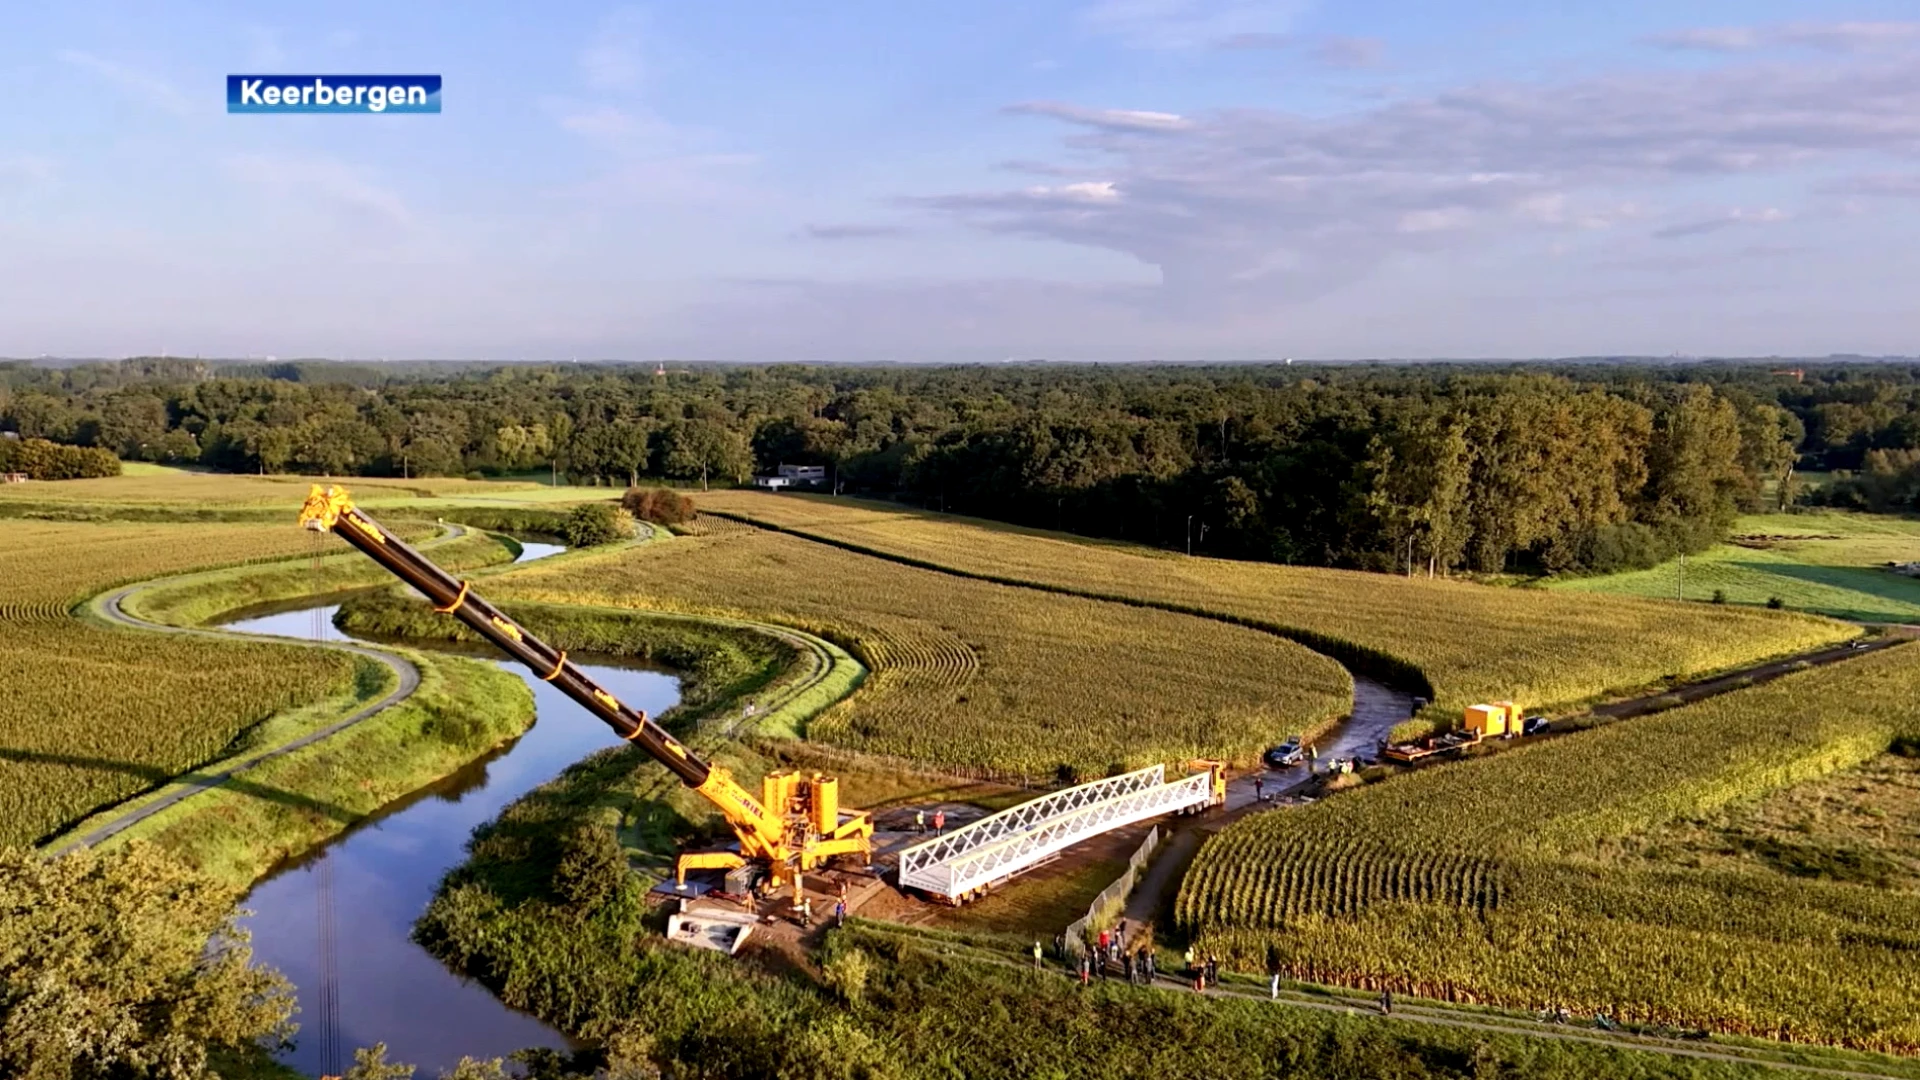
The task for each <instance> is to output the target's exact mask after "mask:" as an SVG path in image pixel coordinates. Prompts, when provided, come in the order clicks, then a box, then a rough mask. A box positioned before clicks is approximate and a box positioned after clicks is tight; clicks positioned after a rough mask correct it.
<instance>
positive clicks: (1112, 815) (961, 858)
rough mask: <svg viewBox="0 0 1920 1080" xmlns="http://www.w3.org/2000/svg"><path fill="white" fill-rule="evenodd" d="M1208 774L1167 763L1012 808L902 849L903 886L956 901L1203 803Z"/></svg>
mask: <svg viewBox="0 0 1920 1080" xmlns="http://www.w3.org/2000/svg"><path fill="white" fill-rule="evenodd" d="M1209 780H1210V778H1209V777H1208V775H1207V774H1206V773H1195V774H1194V775H1192V776H1188V777H1184V778H1182V779H1179V780H1175V781H1173V782H1171V783H1168V782H1167V780H1166V767H1165V766H1162V765H1153V766H1150V767H1148V768H1145V769H1139V770H1136V771H1134V772H1130V773H1126V774H1123V775H1121V776H1110V777H1107V778H1106V779H1104V780H1095V781H1093V782H1092V783H1088V784H1081V785H1079V786H1077V787H1070V788H1065V789H1063V790H1061V791H1056V792H1053V793H1051V794H1048V795H1044V796H1042V797H1040V798H1038V799H1034V800H1031V801H1029V802H1024V803H1021V804H1020V805H1019V806H1015V807H1010V808H1009V809H1006V810H1002V811H1000V812H999V813H997V814H993V815H991V816H989V817H984V818H981V819H980V820H979V821H976V822H973V823H972V824H970V825H965V826H962V827H961V828H958V829H955V830H953V831H952V832H950V833H947V834H946V835H945V836H940V837H936V838H934V839H932V840H927V841H924V842H922V843H919V844H915V845H913V846H912V847H909V848H906V849H905V850H903V851H902V852H901V853H900V884H901V886H902V887H905V888H914V889H921V890H924V891H926V892H929V893H932V894H934V895H935V896H940V897H944V898H946V899H949V900H952V899H958V898H959V897H961V896H964V895H966V894H967V893H970V892H972V891H973V890H975V889H977V888H980V887H981V886H983V885H987V884H990V883H992V882H995V881H999V880H1001V879H1003V878H1006V877H1008V876H1010V875H1012V874H1016V873H1019V872H1020V871H1021V870H1024V869H1026V868H1027V867H1029V866H1032V865H1033V864H1034V863H1036V862H1038V861H1040V860H1041V859H1044V858H1046V857H1047V856H1049V855H1053V854H1055V853H1056V852H1059V851H1063V850H1065V849H1066V848H1069V847H1071V846H1073V845H1074V844H1076V843H1078V842H1080V841H1082V840H1085V839H1087V838H1088V837H1090V836H1097V835H1099V834H1100V833H1103V832H1106V831H1108V830H1110V829H1117V828H1120V827H1121V826H1123V825H1131V824H1133V823H1134V822H1136V821H1145V820H1147V819H1148V818H1154V817H1159V816H1160V815H1162V814H1170V813H1173V812H1175V811H1178V810H1185V809H1189V808H1191V807H1194V806H1198V805H1201V804H1204V803H1205V802H1206V801H1207V799H1208V798H1209V797H1211V794H1212V793H1211V791H1210V790H1209Z"/></svg>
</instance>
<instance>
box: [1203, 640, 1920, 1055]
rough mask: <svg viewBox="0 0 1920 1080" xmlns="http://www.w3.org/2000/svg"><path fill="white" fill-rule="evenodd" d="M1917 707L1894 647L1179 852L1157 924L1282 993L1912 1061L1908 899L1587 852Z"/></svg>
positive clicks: (1838, 759)
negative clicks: (1166, 919) (1185, 864)
mask: <svg viewBox="0 0 1920 1080" xmlns="http://www.w3.org/2000/svg"><path fill="white" fill-rule="evenodd" d="M1916 701H1920V646H1914V645H1908V646H1903V647H1899V648H1894V649H1889V650H1887V651H1885V652H1880V653H1875V654H1872V655H1869V656H1865V657H1861V658H1859V659H1856V660H1852V661H1849V662H1846V663H1843V664H1837V665H1833V666H1830V667H1822V668H1816V669H1813V670H1810V671H1805V672H1801V673H1797V674H1794V675H1790V676H1787V677H1785V678H1782V679H1780V680H1778V681H1775V682H1771V683H1767V684H1764V685H1761V686H1757V687H1752V688H1749V689H1745V690H1740V691H1736V692H1733V693H1730V694H1726V695H1723V696H1720V697H1716V698H1711V699H1708V700H1706V701H1702V702H1699V703H1696V704H1693V705H1689V706H1685V707H1683V708H1678V709H1674V710H1671V711H1668V712H1664V713H1659V714H1656V715H1653V716H1650V717H1644V718H1641V719H1636V720H1631V721H1626V722H1622V723H1617V724H1613V725H1610V726H1607V727H1604V728H1600V729H1596V730H1592V731H1586V732H1580V733H1576V734H1572V735H1568V736H1565V737H1562V738H1558V739H1552V740H1548V741H1543V742H1538V743H1534V744H1532V745H1525V746H1521V747H1517V748H1514V749H1510V750H1506V751H1503V752H1501V753H1498V754H1495V755H1493V756H1491V757H1488V758H1485V759H1481V760H1473V761H1469V762H1465V763H1460V764H1456V765H1449V766H1443V767H1439V768H1431V769H1422V770H1417V771H1415V772H1413V773H1412V774H1410V775H1407V776H1402V777H1396V778H1393V779H1389V780H1386V781H1384V782H1381V783H1378V784H1376V785H1373V786H1369V787H1365V788H1361V789H1359V790H1356V791H1353V792H1351V793H1347V794H1343V795H1341V796H1339V797H1338V798H1336V799H1333V800H1329V801H1328V802H1324V803H1321V804H1318V805H1315V806H1312V807H1307V808H1304V809H1302V810H1298V811H1293V812H1285V813H1269V814H1260V815H1255V816H1253V817H1251V818H1248V819H1246V820H1244V821H1242V822H1239V823H1236V824H1235V825H1233V826H1232V827H1231V828H1229V829H1228V830H1226V831H1225V832H1224V833H1223V834H1221V836H1220V837H1219V838H1217V839H1216V840H1214V841H1213V842H1211V843H1209V844H1208V845H1207V846H1206V847H1204V848H1203V849H1202V850H1201V852H1200V855H1199V856H1198V857H1197V858H1196V859H1195V861H1194V865H1193V869H1192V871H1191V872H1190V874H1189V875H1188V878H1187V880H1186V882H1185V884H1184V885H1183V887H1182V889H1181V893H1180V897H1179V901H1178V917H1179V918H1180V920H1181V922H1182V923H1183V925H1185V926H1186V927H1187V928H1188V929H1190V930H1192V931H1194V932H1195V933H1196V934H1197V935H1198V940H1199V941H1200V943H1201V947H1202V948H1207V949H1214V950H1218V951H1220V952H1221V954H1222V955H1223V956H1228V957H1231V958H1232V959H1233V961H1234V962H1235V963H1236V965H1237V966H1244V967H1262V966H1264V965H1265V964H1267V963H1269V962H1270V961H1271V960H1277V961H1278V962H1279V963H1280V964H1281V966H1282V967H1283V969H1284V970H1285V971H1287V972H1289V973H1291V974H1293V975H1295V976H1298V977H1304V978H1310V979H1316V980H1323V981H1331V982H1339V983H1346V984H1351V985H1359V986H1366V987H1370V988H1377V987H1382V986H1385V987H1391V988H1394V989H1401V990H1407V991H1412V992H1417V993H1421V994H1427V995H1435V996H1439V997H1444V998H1450V999H1457V1000H1467V1001H1478V1002H1488V1003H1496V1004H1501V1005H1507V1006H1515V1007H1522V1008H1542V1007H1546V1006H1549V1005H1555V1004H1560V1005H1565V1006H1567V1007H1568V1008H1571V1009H1573V1010H1574V1011H1575V1012H1586V1013H1591V1012H1594V1011H1606V1012H1609V1013H1611V1014H1613V1015H1615V1016H1618V1017H1621V1018H1625V1019H1635V1020H1646V1021H1652V1022H1659V1023H1673V1024H1689V1025H1701V1026H1709V1027H1714V1028H1718V1029H1721V1030H1725V1031H1731V1032H1737V1033H1743V1034H1751V1035H1761V1036H1767V1037H1774V1038H1790V1039H1799V1040H1810V1041H1820V1042H1836V1043H1845V1044H1849V1045H1854V1046H1860V1047H1866V1048H1872V1049H1881V1050H1900V1051H1905V1052H1913V1051H1915V1050H1920V1009H1916V1008H1914V1003H1915V1002H1916V1001H1920V964H1915V963H1914V962H1913V957H1914V956H1915V955H1916V951H1920V894H1916V893H1913V892H1907V891H1902V890H1898V889H1874V888H1864V887H1861V886H1859V885H1855V884H1846V883H1838V882H1833V881H1823V880H1816V879H1800V878H1795V877H1789V876H1785V875H1782V874H1779V873H1776V872H1773V871H1769V870H1765V869H1757V868H1756V869H1744V870H1742V869H1715V870H1693V869H1688V868H1685V867H1678V866H1662V865H1657V864H1639V865H1634V864H1625V865H1623V864H1622V862H1621V861H1620V860H1619V859H1617V858H1613V857H1609V852H1610V851H1611V850H1613V849H1614V848H1616V847H1617V845H1618V843H1619V841H1620V839H1621V838H1623V837H1632V836H1634V835H1636V834H1641V833H1644V832H1646V831H1648V830H1650V829H1654V828H1656V827H1658V826H1660V825H1662V824H1663V823H1666V822H1670V821H1674V820H1678V819H1686V818H1694V817H1699V816H1701V815H1705V814H1708V813H1711V812H1713V811H1714V810H1716V809H1718V808H1720V807H1723V806H1727V805H1729V804H1732V803H1735V802H1739V801H1744V800H1752V799H1758V798H1761V797H1764V796H1766V795H1767V794H1769V793H1771V792H1774V791H1778V790H1780V789H1783V788H1786V787H1788V786H1790V785H1793V784H1796V783H1799V782H1802V781H1808V780H1812V779H1814V778H1817V777H1820V776H1823V775H1826V774H1829V773H1832V772H1834V771H1836V770H1839V769H1843V768H1847V767H1850V766H1853V765H1857V764H1859V763H1861V762H1863V761H1866V760H1868V759H1870V758H1873V757H1875V756H1876V755H1878V754H1881V753H1884V752H1885V751H1886V749H1887V747H1888V746H1889V744H1890V743H1891V742H1892V740H1893V739H1894V738H1895V737H1896V736H1897V735H1901V734H1911V733H1920V716H1917V715H1916V710H1915V705H1914V703H1915V702H1916Z"/></svg>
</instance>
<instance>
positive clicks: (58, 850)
mask: <svg viewBox="0 0 1920 1080" xmlns="http://www.w3.org/2000/svg"><path fill="white" fill-rule="evenodd" d="M446 529H447V532H445V533H444V534H442V535H441V536H439V537H436V538H435V539H434V540H432V541H431V542H429V543H426V544H422V545H421V547H422V548H428V547H438V546H440V545H441V544H447V543H452V542H453V541H455V540H458V539H460V538H461V537H463V536H466V535H467V527H466V526H464V525H447V526H446ZM203 572H204V571H203ZM197 576H199V574H181V575H178V576H176V577H169V578H160V579H157V580H154V581H143V582H140V583H138V584H135V585H126V586H123V587H121V588H118V589H115V590H114V591H112V592H110V593H108V594H106V595H105V596H103V597H101V598H100V599H99V600H97V601H96V602H95V605H94V607H95V610H97V611H98V612H99V613H100V614H101V615H102V616H104V617H105V618H106V619H107V620H108V621H109V622H114V623H118V624H120V625H121V626H126V627H131V628H133V629H136V630H152V631H158V632H160V633H163V634H189V635H193V636H196V637H211V638H225V639H228V640H234V639H245V640H248V641H272V642H275V643H277V644H290V645H304V646H306V647H308V648H317V649H334V650H337V651H340V652H346V653H352V654H354V655H355V656H360V657H364V658H365V659H368V660H372V661H374V662H375V663H378V664H382V665H384V666H385V667H386V668H387V670H389V671H391V672H393V674H394V678H395V681H396V685H395V686H394V688H393V690H391V691H390V692H388V694H387V695H386V696H385V697H382V698H381V699H380V700H378V701H376V702H373V703H372V704H370V705H367V706H364V707H362V708H361V709H359V710H357V711H355V712H354V713H353V714H352V715H350V716H345V717H342V718H341V719H339V720H336V721H334V722H333V723H331V724H328V725H326V726H325V727H322V728H319V729H318V730H315V731H310V732H308V733H307V734H305V735H302V736H300V737H299V738H297V739H294V740H293V741H292V742H288V743H285V744H283V745H281V746H276V747H274V748H273V749H271V750H268V751H267V752H265V753H263V754H258V755H256V756H254V757H250V758H247V759H245V760H242V761H238V762H235V763H234V764H232V765H229V766H227V767H226V768H224V769H220V770H217V771H214V772H202V773H191V774H189V775H188V776H187V777H186V778H183V779H179V780H175V781H173V782H172V783H171V784H170V786H169V790H167V791H166V793H165V794H163V795H161V796H160V797H159V798H157V799H153V800H151V801H148V802H144V803H142V804H141V805H139V806H136V807H133V808H132V809H130V810H128V811H127V812H126V813H124V814H121V815H119V816H118V817H116V818H114V819H113V820H112V821H109V822H107V823H106V824H104V825H100V826H96V827H95V828H93V829H90V830H88V831H86V832H83V833H79V834H76V835H74V836H70V837H67V838H66V839H64V840H62V841H60V842H59V843H57V844H55V845H53V847H52V848H51V849H50V852H51V854H54V855H64V854H66V853H67V852H69V851H73V850H76V849H78V848H83V847H93V846H95V845H97V844H100V843H102V842H103V841H106V840H108V839H110V838H111V837H113V836H115V835H117V834H119V833H121V832H124V831H125V830H127V829H129V828H131V827H133V826H134V825H137V824H139V823H140V822H142V821H145V820H147V819H148V818H150V817H153V816H154V815H155V814H158V813H160V812H162V811H164V810H166V809H168V808H170V807H173V806H177V805H179V804H180V803H181V802H183V801H184V800H186V799H189V798H192V797H193V796H195V795H198V794H199V793H201V792H203V791H206V790H208V789H210V788H216V787H219V786H220V785H222V784H224V783H226V782H227V781H229V780H231V779H233V778H234V777H236V776H239V775H241V774H242V773H245V772H248V771H250V770H252V769H255V768H258V767H259V766H261V765H263V764H265V763H267V762H269V761H272V760H274V759H275V758H280V757H285V756H286V755H288V754H291V753H293V752H294V751H296V750H300V749H302V748H304V747H308V746H311V745H313V744H314V743H316V742H319V741H320V740H321V739H325V738H327V737H329V736H331V735H336V734H338V733H340V732H342V731H345V730H346V729H347V728H350V727H352V726H353V725H355V724H358V723H360V722H361V721H362V720H365V719H367V718H368V717H371V716H373V715H374V714H375V713H378V712H380V711H382V710H384V709H387V708H389V707H391V706H394V705H398V704H400V703H401V702H403V701H405V700H407V699H408V698H409V697H412V696H413V693H414V691H416V690H418V689H419V688H420V669H419V668H417V667H415V666H414V664H413V662H412V661H411V660H408V659H407V658H406V657H404V656H401V655H399V654H397V653H391V652H387V651H386V650H384V649H376V648H372V647H369V646H366V645H357V644H342V643H339V642H324V643H322V642H303V641H301V640H300V639H298V638H284V637H277V636H273V635H267V634H244V633H239V632H236V631H232V630H208V629H201V628H198V627H184V626H168V625H166V624H165V623H156V622H149V621H147V620H146V619H142V618H140V617H138V616H136V615H133V614H131V613H129V612H128V611H127V610H126V607H125V603H126V600H127V598H128V597H129V596H132V595H133V594H134V593H137V592H141V591H143V590H146V589H150V588H155V587H157V586H161V585H166V584H170V583H172V582H176V581H181V580H184V579H186V578H191V577H197Z"/></svg>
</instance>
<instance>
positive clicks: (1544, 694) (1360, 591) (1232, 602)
mask: <svg viewBox="0 0 1920 1080" xmlns="http://www.w3.org/2000/svg"><path fill="white" fill-rule="evenodd" d="M697 501H698V502H699V503H700V505H701V506H702V508H704V509H708V510H719V511H724V512H727V513H736V514H746V515H749V516H750V517H751V518H752V520H754V521H757V522H766V523H770V524H774V525H778V526H781V527H783V528H788V529H792V530H796V531H799V532H802V533H804V534H808V535H816V536H821V537H825V538H827V539H829V540H833V541H837V542H842V543H849V544H854V545H857V546H859V547H863V548H867V549H870V550H874V551H880V552H885V553H887V554H889V555H893V556H898V557H904V558H909V559H916V560H921V561H923V562H926V563H930V564H935V565H939V566H944V567H950V568H952V569H955V570H958V571H961V572H963V573H969V574H980V575H985V576H990V577H995V578H1000V579H1004V580H1016V581H1022V582H1029V583H1032V584H1036V585H1040V586H1043V587H1046V588H1054V589H1066V590H1071V591H1075V592H1081V593H1085V594H1088V595H1099V596H1108V597H1114V598H1127V599H1133V600H1139V601H1145V602H1149V603H1154V604H1165V605H1171V606H1175V607H1181V608H1186V609H1193V610H1203V611H1207V612H1213V613H1217V614H1219V615H1221V616H1224V617H1227V618H1230V619H1243V620H1250V621H1254V622H1259V623H1267V624H1273V625H1277V626H1282V627H1287V628H1291V629H1295V630H1298V631H1302V632H1304V634H1303V636H1305V637H1307V638H1309V639H1312V638H1319V639H1332V640H1333V641H1335V642H1344V643H1349V644H1352V645H1357V646H1360V647H1361V648H1362V649H1365V650H1372V651H1377V652H1381V653H1385V654H1387V655H1388V656H1390V657H1394V658H1397V659H1399V660H1402V661H1405V662H1407V663H1409V664H1412V665H1413V666H1415V667H1416V668H1418V669H1419V670H1420V671H1421V672H1422V673H1423V674H1424V675H1425V676H1426V678H1427V680H1428V681H1429V682H1430V683H1431V684H1432V686H1433V688H1434V690H1435V691H1436V693H1435V700H1436V703H1437V705H1438V706H1439V707H1440V709H1441V710H1442V711H1444V712H1447V713H1454V712H1456V711H1457V708H1458V707H1459V706H1462V705H1466V704H1470V703H1472V702H1474V701H1479V700H1486V699H1506V700H1514V701H1519V702H1521V703H1522V704H1523V705H1524V706H1526V707H1527V708H1529V709H1532V708H1536V707H1540V708H1546V707H1551V706H1554V705H1565V704H1571V703H1576V702H1580V701H1584V700H1586V699H1589V698H1592V697H1595V696H1596V695H1600V694H1603V693H1605V692H1607V691H1609V690H1615V689H1620V688H1628V687H1637V686H1641V685H1644V684H1647V683H1649V682H1653V681H1655V680H1658V679H1660V678H1662V677H1664V676H1668V675H1682V676H1687V675H1695V674H1704V673H1707V672H1712V671H1717V670H1722V669H1726V668H1730V667H1735V666H1738V665H1741V664H1744V663H1748V662H1751V661H1756V660H1760V659H1764V658H1767V657H1772V656H1778V655H1781V654H1785V653H1791V652H1796V651H1800V650H1804V649H1809V648H1813V647H1816V646H1819V645H1822V644H1826V643H1829V642H1834V641H1839V640H1843V639H1845V638H1848V637H1852V636H1854V635H1855V634H1856V633H1857V631H1856V630H1855V629H1854V628H1852V627H1850V626H1848V625H1847V624H1844V623H1840V622H1836V621H1833V620H1829V619H1822V618H1817V617H1814V616H1808V615H1799V614H1795V613H1791V612H1774V611H1764V610H1758V611H1757V610H1752V609H1744V608H1731V607H1722V606H1713V605H1706V604H1676V603H1667V602H1664V601H1658V600H1645V599H1634V598H1627V597H1611V596H1594V595H1572V594H1567V593H1560V592H1554V591H1549V590H1543V589H1510V588H1495V587H1491V586H1483V585H1476V584H1471V583H1467V582H1454V581H1444V580H1434V581H1429V580H1426V579H1424V578H1402V577H1394V576H1390V575H1385V574H1369V573H1361V572H1357V571H1347V570H1326V569H1319V568H1313V567H1295V566H1276V565H1273V564H1270V563H1249V562H1234V561H1228V560H1223V559H1205V558H1187V557H1185V556H1181V555H1177V554H1174V553H1171V552H1164V551H1159V550H1156V549H1151V548H1144V547H1140V546H1138V545H1133V544H1124V543H1117V542H1108V541H1097V540H1084V539H1079V538H1075V537H1069V536H1065V535H1063V534H1059V533H1045V532H1040V531H1036V530H1031V529H1021V528H1016V527H1013V526H1006V525H998V524H994V523H991V522H984V521H979V520H975V519H969V518H956V517H949V516H945V515H938V514H929V513H923V512H919V511H913V510H906V509H896V508H893V507H887V506H881V505H878V504H874V503H866V502H858V501H854V500H847V499H828V498H823V497H813V496H793V495H766V494H758V493H752V492H714V493H710V494H704V495H701V496H700V497H699V499H698V500H697Z"/></svg>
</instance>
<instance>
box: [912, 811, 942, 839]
mask: <svg viewBox="0 0 1920 1080" xmlns="http://www.w3.org/2000/svg"><path fill="white" fill-rule="evenodd" d="M913 831H914V832H922V833H923V832H926V831H927V812H926V811H925V810H915V811H914V812H913ZM946 831H947V812H946V811H945V810H935V811H934V812H933V835H935V836H940V835H943V834H944V833H945V832H946Z"/></svg>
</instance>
